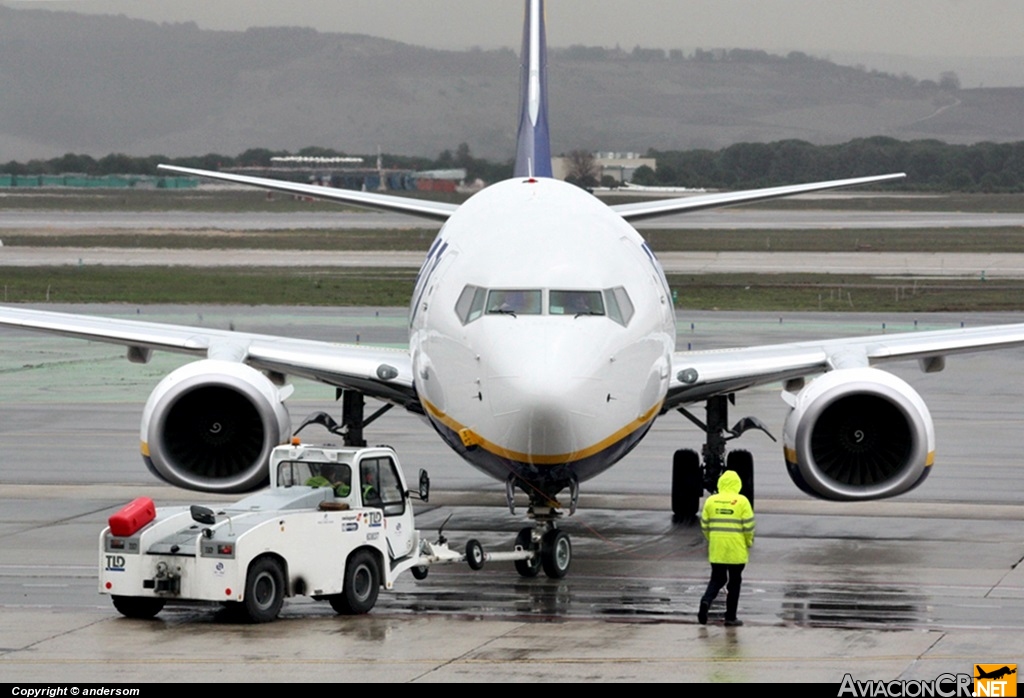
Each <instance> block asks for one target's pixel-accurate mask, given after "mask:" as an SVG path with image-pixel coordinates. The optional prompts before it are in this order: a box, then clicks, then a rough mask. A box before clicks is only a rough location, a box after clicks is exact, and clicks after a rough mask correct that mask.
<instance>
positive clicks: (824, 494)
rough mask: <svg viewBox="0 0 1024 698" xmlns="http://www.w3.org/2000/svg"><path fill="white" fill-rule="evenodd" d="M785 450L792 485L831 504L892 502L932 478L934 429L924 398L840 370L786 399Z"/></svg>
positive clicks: (874, 375)
mask: <svg viewBox="0 0 1024 698" xmlns="http://www.w3.org/2000/svg"><path fill="white" fill-rule="evenodd" d="M786 397H787V402H789V403H790V406H791V407H792V409H791V410H790V412H789V415H788V416H787V417H786V425H785V427H784V429H783V444H784V448H785V455H786V466H787V468H788V469H789V476H790V477H791V478H792V479H793V482H794V483H795V484H796V485H797V486H798V487H799V488H800V489H802V490H803V491H804V492H807V493H808V494H811V495H814V496H815V497H820V498H821V499H831V500H865V499H880V498H882V497H892V496H895V495H898V494H902V493H903V492H907V491H908V490H911V489H913V488H914V487H917V486H918V485H919V484H920V483H921V482H922V481H924V479H925V477H927V475H928V473H929V472H930V471H931V464H932V459H933V458H934V454H935V429H934V425H933V424H932V418H931V414H930V413H929V412H928V407H927V406H926V405H925V404H924V400H922V399H921V396H920V395H918V394H917V392H915V391H914V389H913V388H911V387H910V386H909V385H907V383H906V382H905V381H903V380H901V379H900V378H897V377H896V376H894V375H892V374H891V373H886V372H884V371H880V370H878V369H874V368H849V369H838V370H834V371H831V372H829V373H826V374H825V375H823V376H821V377H820V378H817V379H816V380H814V381H812V382H811V384H810V385H808V386H807V387H805V388H804V389H803V390H801V391H800V392H799V393H798V394H797V395H795V396H794V395H792V394H791V393H787V394H786Z"/></svg>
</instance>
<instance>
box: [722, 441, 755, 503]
mask: <svg viewBox="0 0 1024 698" xmlns="http://www.w3.org/2000/svg"><path fill="white" fill-rule="evenodd" d="M725 468H726V470H732V471H733V472H735V473H736V474H737V475H739V476H740V482H741V483H742V484H741V486H740V494H742V495H743V496H744V497H746V498H747V499H748V500H749V501H750V506H751V507H753V506H754V456H753V455H751V453H750V451H743V450H740V451H729V455H728V456H726V458H725Z"/></svg>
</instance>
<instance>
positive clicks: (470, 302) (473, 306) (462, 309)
mask: <svg viewBox="0 0 1024 698" xmlns="http://www.w3.org/2000/svg"><path fill="white" fill-rule="evenodd" d="M486 298H487V289H485V288H480V287H479V286H466V288H464V289H462V293H461V294H460V295H459V300H458V302H456V303H455V314H456V315H458V316H459V320H460V321H461V322H462V324H463V325H468V324H469V323H471V322H473V321H474V320H476V319H477V318H478V317H480V316H481V315H483V313H484V300H485V299H486Z"/></svg>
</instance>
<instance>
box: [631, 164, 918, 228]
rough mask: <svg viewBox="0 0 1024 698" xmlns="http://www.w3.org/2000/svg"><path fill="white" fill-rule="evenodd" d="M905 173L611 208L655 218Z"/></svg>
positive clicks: (634, 217) (890, 178)
mask: <svg viewBox="0 0 1024 698" xmlns="http://www.w3.org/2000/svg"><path fill="white" fill-rule="evenodd" d="M904 177H906V175H905V174H903V173H902V172H901V173H897V174H887V175H878V176H875V177H856V178H854V179H835V180H832V181H829V182H812V183H810V184H794V185H791V186H785V187H769V188H767V189H748V190H745V191H730V192H721V193H717V194H701V195H698V196H685V197H681V198H678V199H663V200H661V201H644V202H641V203H637V204H619V205H617V206H612V207H611V209H612V210H613V211H615V213H617V214H619V215H620V216H622V217H623V218H625V219H626V220H627V221H641V220H644V219H646V218H657V217H658V216H668V215H671V214H674V213H687V212H690V211H703V210H706V209H710V208H722V207H724V206H734V205H736V204H749V203H751V202H754V201H766V200H768V199H781V198H783V197H786V196H795V195H797V194H807V193H809V192H814V191H823V190H826V189H840V188H843V187H855V186H859V185H862V184H877V183H880V182H891V181H893V180H897V179H903V178H904Z"/></svg>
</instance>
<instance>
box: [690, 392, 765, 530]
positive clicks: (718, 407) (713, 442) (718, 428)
mask: <svg viewBox="0 0 1024 698" xmlns="http://www.w3.org/2000/svg"><path fill="white" fill-rule="evenodd" d="M729 403H732V404H736V399H735V396H734V395H733V394H731V393H730V394H729V395H716V396H715V397H711V398H708V401H707V403H705V413H706V415H707V417H706V419H707V421H706V422H702V421H701V420H700V419H698V418H697V417H696V416H694V415H693V414H691V413H690V412H689V411H687V410H686V409H685V408H683V407H679V408H677V411H678V412H679V413H680V414H681V415H683V416H684V417H686V418H687V419H689V420H690V421H691V422H693V423H694V424H696V425H697V427H699V428H700V429H701V430H702V431H703V432H704V434H705V435H706V440H705V442H704V447H703V448H702V449H701V455H703V462H702V459H701V455H698V454H697V452H696V451H694V450H691V449H680V450H678V451H676V452H675V456H674V457H673V459H672V514H673V517H674V518H675V519H676V520H678V521H692V520H694V519H695V518H696V517H697V516H698V506H699V505H700V498H701V496H702V495H703V494H704V492H705V490H706V491H708V492H714V491H715V490H716V489H717V487H718V478H719V477H721V475H722V473H723V472H725V471H726V470H733V471H735V472H736V474H737V475H739V476H740V482H742V483H743V486H742V488H741V489H740V494H742V495H744V496H746V498H747V499H749V500H750V503H751V504H753V503H754V458H753V456H751V455H750V452H749V451H742V450H736V451H730V452H729V453H728V455H726V451H725V446H726V443H727V442H729V441H731V440H733V439H735V438H738V437H739V436H741V435H742V434H743V433H744V432H745V431H748V430H750V429H760V430H761V431H763V432H764V433H765V434H768V438H770V439H771V440H772V441H775V437H774V436H772V435H771V433H770V432H769V431H768V428H767V427H766V426H765V425H764V423H763V422H761V420H759V419H757V418H756V417H744V418H743V419H741V420H740V421H738V422H736V424H735V425H734V426H733V427H732V428H731V429H729V428H728V427H727V424H728V420H729Z"/></svg>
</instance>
